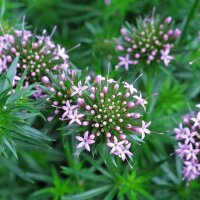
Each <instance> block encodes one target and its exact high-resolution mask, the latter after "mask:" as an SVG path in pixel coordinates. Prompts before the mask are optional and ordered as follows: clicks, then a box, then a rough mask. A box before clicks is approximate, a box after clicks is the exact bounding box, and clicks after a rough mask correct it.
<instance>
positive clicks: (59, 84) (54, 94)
mask: <svg viewBox="0 0 200 200" xmlns="http://www.w3.org/2000/svg"><path fill="white" fill-rule="evenodd" d="M80 79H81V77H80V76H79V75H78V73H77V71H76V70H73V69H68V70H67V71H63V72H62V74H60V75H57V76H55V75H54V76H53V77H51V79H50V81H51V84H50V86H49V95H50V98H49V104H50V105H51V106H52V107H53V108H54V111H53V115H52V116H50V117H49V118H48V121H51V120H53V119H54V118H55V117H56V116H58V117H59V118H60V120H61V121H66V122H68V123H69V125H70V124H72V123H73V120H75V119H76V114H78V113H77V107H78V105H77V103H76V97H75V95H77V94H81V93H82V91H83V90H84V89H85V87H86V86H83V87H82V82H81V80H80ZM87 81H88V78H86V79H85V82H84V84H87ZM76 83H77V84H78V86H77V87H76V86H75V84H76ZM72 113H73V114H74V115H73V117H72Z"/></svg>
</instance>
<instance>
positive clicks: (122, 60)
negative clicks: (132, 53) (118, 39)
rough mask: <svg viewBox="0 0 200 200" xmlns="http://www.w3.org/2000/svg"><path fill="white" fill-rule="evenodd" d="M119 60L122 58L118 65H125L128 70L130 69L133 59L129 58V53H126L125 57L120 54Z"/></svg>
mask: <svg viewBox="0 0 200 200" xmlns="http://www.w3.org/2000/svg"><path fill="white" fill-rule="evenodd" d="M119 60H120V62H119V64H118V65H117V66H118V67H120V66H124V67H125V69H126V70H127V71H128V69H129V64H133V61H131V60H129V54H126V57H125V58H124V57H122V56H119Z"/></svg>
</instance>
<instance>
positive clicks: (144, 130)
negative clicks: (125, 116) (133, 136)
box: [138, 121, 151, 140]
mask: <svg viewBox="0 0 200 200" xmlns="http://www.w3.org/2000/svg"><path fill="white" fill-rule="evenodd" d="M150 124H151V122H148V123H147V124H145V121H142V127H140V128H138V132H139V133H140V134H141V135H142V140H143V139H144V138H145V133H146V134H150V133H151V132H150V130H149V129H147V128H148V127H149V126H150Z"/></svg>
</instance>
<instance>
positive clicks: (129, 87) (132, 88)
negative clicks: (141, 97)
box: [123, 81, 137, 94]
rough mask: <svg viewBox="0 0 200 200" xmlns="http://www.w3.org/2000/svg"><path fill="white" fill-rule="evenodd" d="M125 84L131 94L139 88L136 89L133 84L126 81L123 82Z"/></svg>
mask: <svg viewBox="0 0 200 200" xmlns="http://www.w3.org/2000/svg"><path fill="white" fill-rule="evenodd" d="M123 84H124V87H125V88H127V89H128V90H129V91H130V93H131V94H133V93H135V92H137V89H135V88H134V87H133V85H132V84H128V83H127V82H125V81H124V82H123Z"/></svg>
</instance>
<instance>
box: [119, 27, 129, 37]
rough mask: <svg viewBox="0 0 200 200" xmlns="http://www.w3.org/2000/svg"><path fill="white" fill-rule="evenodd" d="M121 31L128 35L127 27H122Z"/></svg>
mask: <svg viewBox="0 0 200 200" xmlns="http://www.w3.org/2000/svg"><path fill="white" fill-rule="evenodd" d="M120 32H121V34H122V35H127V33H128V31H127V29H126V28H121V30H120Z"/></svg>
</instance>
